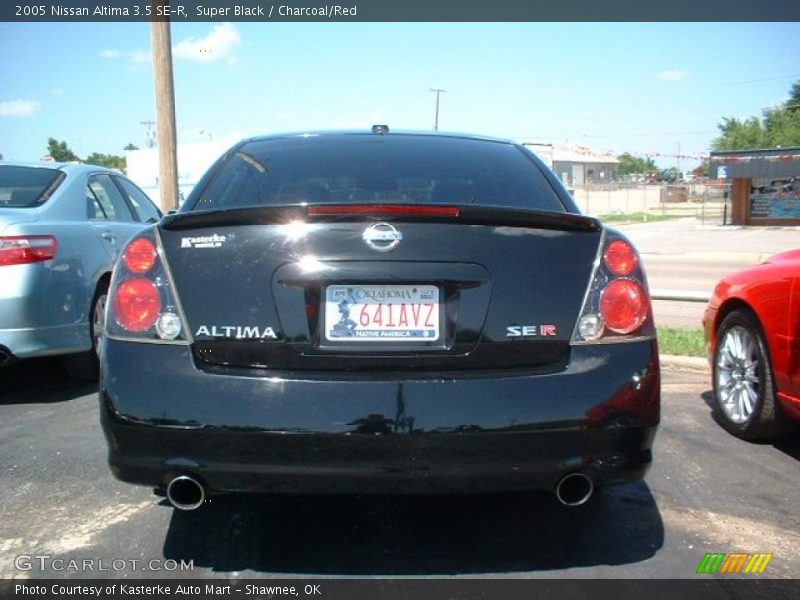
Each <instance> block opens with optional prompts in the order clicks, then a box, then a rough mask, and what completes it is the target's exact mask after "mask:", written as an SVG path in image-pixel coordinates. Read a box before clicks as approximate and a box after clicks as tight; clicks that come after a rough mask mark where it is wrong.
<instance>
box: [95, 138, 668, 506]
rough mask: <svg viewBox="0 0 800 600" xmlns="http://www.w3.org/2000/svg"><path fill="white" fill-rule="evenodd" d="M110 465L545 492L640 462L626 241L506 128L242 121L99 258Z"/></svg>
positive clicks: (651, 403)
mask: <svg viewBox="0 0 800 600" xmlns="http://www.w3.org/2000/svg"><path fill="white" fill-rule="evenodd" d="M108 306H109V308H108V315H107V322H106V332H107V336H108V337H107V342H106V343H105V345H104V346H103V356H102V360H101V364H102V369H101V383H100V391H101V393H100V399H101V400H100V401H101V415H102V422H103V427H104V431H105V434H106V437H107V440H108V445H109V462H110V465H111V469H112V471H113V473H114V475H115V476H116V477H118V478H119V479H121V480H123V481H128V482H131V483H136V484H142V485H148V486H153V487H154V488H156V489H157V490H161V491H163V492H165V493H166V494H167V497H168V498H169V500H170V501H171V502H172V504H173V505H174V506H176V507H177V508H181V509H193V508H198V507H199V506H201V505H202V504H203V502H204V501H206V500H207V498H208V495H209V494H215V493H227V492H250V493H325V494H331V493H345V494H356V493H412V494H415V493H460V492H469V493H473V492H489V491H501V490H502V491H509V490H529V489H544V490H551V491H554V492H555V493H556V495H557V497H558V499H559V500H560V501H561V502H563V503H564V504H569V505H578V504H582V503H584V502H586V501H587V500H588V499H589V498H590V496H591V495H592V492H593V490H594V489H595V488H596V487H599V486H605V485H612V484H618V483H624V482H629V481H633V480H637V479H639V478H641V477H643V476H644V474H645V472H646V470H647V468H648V466H649V465H650V462H651V446H652V442H653V438H654V435H655V431H656V426H657V424H658V421H659V408H660V374H659V363H658V351H657V343H656V336H655V328H654V325H653V317H652V309H651V306H650V301H649V295H648V290H647V283H646V279H645V274H644V272H643V270H642V265H641V263H640V260H639V258H638V255H637V253H636V251H635V250H634V248H633V247H632V246H631V244H630V243H629V242H628V241H627V240H626V239H625V238H624V237H623V236H621V235H620V234H619V233H617V232H616V231H614V230H613V229H609V228H607V227H605V226H604V225H603V224H602V223H600V222H599V221H597V220H596V219H593V218H589V217H586V216H583V215H581V214H580V213H579V210H578V208H577V207H576V205H575V204H574V202H573V201H572V199H571V197H570V196H569V194H567V192H566V191H565V190H564V189H563V187H562V186H561V184H560V183H559V181H558V180H557V179H556V178H555V177H554V175H553V174H552V173H551V172H550V171H549V170H548V169H547V168H546V167H545V166H544V165H543V164H542V163H541V162H540V161H539V160H538V159H537V158H536V157H535V156H534V155H533V154H531V153H530V152H529V151H528V150H527V149H525V148H524V147H522V146H519V145H516V144H514V143H511V142H506V141H502V140H494V139H487V138H477V137H468V136H455V135H445V134H424V133H395V132H389V131H388V128H387V127H385V126H376V127H375V128H373V129H372V131H370V132H351V133H304V134H297V135H281V136H270V137H260V138H254V139H248V140H244V141H242V142H240V143H239V144H237V145H236V146H234V147H233V148H231V149H230V150H229V151H228V152H227V153H226V154H225V155H223V156H222V157H221V158H220V159H219V160H218V161H217V162H216V164H214V165H213V166H212V167H211V169H210V170H209V172H208V173H207V174H206V175H205V176H204V177H203V179H202V180H201V181H200V182H199V183H198V184H197V186H196V188H195V190H194V191H193V192H192V194H191V196H190V197H189V198H188V199H187V201H186V203H185V204H184V207H183V208H182V209H181V210H180V211H179V212H178V213H177V214H174V215H170V216H168V217H166V218H164V219H163V220H162V221H161V222H160V223H159V224H157V225H155V226H153V227H151V228H149V229H147V230H145V231H144V232H143V233H142V234H140V235H137V236H136V237H135V238H134V239H133V240H132V241H131V242H130V243H129V244H128V246H127V248H126V250H125V251H124V252H123V254H122V256H121V258H120V261H119V263H118V264H117V266H116V269H115V272H114V279H113V281H112V285H111V290H110V294H109V303H108Z"/></svg>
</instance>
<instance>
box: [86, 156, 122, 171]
mask: <svg viewBox="0 0 800 600" xmlns="http://www.w3.org/2000/svg"><path fill="white" fill-rule="evenodd" d="M84 162H85V163H87V164H89V165H97V166H99V167H108V168H109V169H119V170H120V171H122V170H124V169H125V167H126V166H127V164H126V162H125V158H124V157H122V156H117V155H116V154H102V153H100V152H92V153H91V154H90V155H89V156H87V157H86V160H85V161H84Z"/></svg>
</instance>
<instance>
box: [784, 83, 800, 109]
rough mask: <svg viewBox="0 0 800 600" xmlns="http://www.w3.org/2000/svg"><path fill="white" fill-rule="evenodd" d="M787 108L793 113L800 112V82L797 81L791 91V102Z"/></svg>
mask: <svg viewBox="0 0 800 600" xmlns="http://www.w3.org/2000/svg"><path fill="white" fill-rule="evenodd" d="M786 108H788V109H789V110H791V111H800V81H796V82H795V83H794V84H793V85H792V89H791V90H789V101H788V102H787V103H786Z"/></svg>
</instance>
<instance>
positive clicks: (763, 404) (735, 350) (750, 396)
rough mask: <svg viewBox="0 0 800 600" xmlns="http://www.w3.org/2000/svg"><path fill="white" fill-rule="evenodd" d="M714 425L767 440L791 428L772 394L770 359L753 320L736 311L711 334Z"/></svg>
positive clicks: (746, 312) (740, 435)
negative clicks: (712, 335)
mask: <svg viewBox="0 0 800 600" xmlns="http://www.w3.org/2000/svg"><path fill="white" fill-rule="evenodd" d="M712 373H713V374H712V379H713V384H714V400H715V402H716V410H717V415H718V417H719V419H718V420H719V423H720V424H721V425H722V426H723V427H724V428H725V429H726V430H727V431H728V432H730V433H732V434H733V435H735V436H736V437H738V438H741V439H743V440H749V441H769V440H774V439H777V438H779V437H782V436H783V435H786V434H787V433H789V432H790V431H792V429H793V425H792V422H791V421H790V420H789V419H788V417H786V415H785V414H784V413H783V409H782V408H781V405H780V403H779V402H778V400H777V398H776V397H775V380H774V377H773V372H772V362H771V359H770V353H769V348H768V347H767V344H766V341H765V338H764V333H763V331H762V329H761V324H760V323H759V322H758V318H757V317H756V316H755V315H754V314H753V313H752V312H751V311H749V310H746V309H743V310H736V311H734V312H732V313H730V314H729V315H727V316H726V317H725V319H723V321H722V323H721V325H720V327H719V331H718V332H717V340H716V349H715V351H714V364H713V369H712Z"/></svg>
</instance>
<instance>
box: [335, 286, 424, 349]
mask: <svg viewBox="0 0 800 600" xmlns="http://www.w3.org/2000/svg"><path fill="white" fill-rule="evenodd" d="M325 338H326V339H327V340H329V341H336V342H344V341H353V342H434V341H436V340H438V339H439V288H438V287H436V286H434V285H331V286H328V288H327V289H326V291H325Z"/></svg>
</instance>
